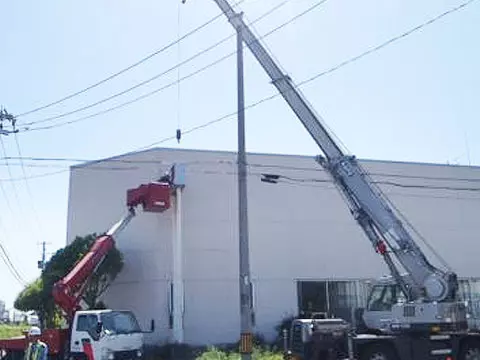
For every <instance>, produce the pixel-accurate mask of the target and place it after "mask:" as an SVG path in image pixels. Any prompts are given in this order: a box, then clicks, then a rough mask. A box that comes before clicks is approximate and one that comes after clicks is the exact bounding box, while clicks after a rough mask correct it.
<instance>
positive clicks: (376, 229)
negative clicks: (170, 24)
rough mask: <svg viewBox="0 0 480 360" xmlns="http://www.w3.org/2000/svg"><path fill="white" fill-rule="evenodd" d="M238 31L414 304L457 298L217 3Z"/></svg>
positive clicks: (224, 3)
mask: <svg viewBox="0 0 480 360" xmlns="http://www.w3.org/2000/svg"><path fill="white" fill-rule="evenodd" d="M214 1H215V2H216V4H217V5H218V6H219V7H220V9H221V10H222V11H223V13H224V14H225V16H226V17H227V19H228V20H229V22H230V23H231V24H232V25H233V27H234V28H235V29H236V30H237V31H239V32H241V34H242V37H243V40H244V42H245V44H246V46H247V47H248V48H249V49H250V51H251V52H252V54H253V55H254V57H255V58H256V59H257V61H258V62H259V63H260V65H261V66H262V67H263V69H264V70H265V72H266V73H267V74H268V75H269V77H270V79H271V80H272V83H273V85H274V86H275V87H276V88H277V89H278V91H279V92H280V94H281V95H282V97H283V98H284V99H285V101H286V102H287V103H288V105H289V106H290V108H291V109H292V110H293V112H294V113H295V114H296V115H297V117H298V118H299V120H300V121H301V122H302V124H303V125H304V127H305V128H306V129H307V131H308V132H309V133H310V135H311V136H312V138H313V140H314V141H315V142H316V143H317V145H318V146H319V147H320V149H321V150H322V151H323V153H324V154H325V156H326V160H324V161H322V162H321V163H322V165H323V166H324V168H325V169H326V170H327V171H328V172H329V173H330V175H331V176H332V177H333V179H334V180H335V183H336V184H337V186H338V187H339V188H340V190H341V192H342V193H343V194H344V196H345V197H346V199H347V202H348V203H349V205H350V208H351V210H352V213H353V215H354V216H355V218H356V219H357V221H358V222H359V224H360V225H361V227H362V228H363V230H364V231H365V233H366V234H367V237H368V238H369V239H370V241H371V242H372V243H373V245H374V246H375V247H378V245H379V244H380V243H381V241H385V242H386V243H387V244H388V245H389V246H390V248H391V251H392V253H393V254H394V255H395V257H396V258H397V260H398V261H399V262H400V263H401V264H402V266H403V267H404V268H405V269H406V270H407V272H408V273H409V274H408V275H409V277H404V278H402V277H400V275H399V274H400V273H399V271H398V269H397V268H396V266H395V264H394V263H393V261H392V260H391V259H390V257H389V256H388V253H387V252H386V251H382V254H383V255H384V259H385V261H386V262H387V265H388V266H389V269H390V271H391V272H392V275H393V276H394V277H395V278H396V279H397V281H398V282H399V283H400V285H401V286H402V288H403V289H404V290H407V293H406V295H407V296H408V297H409V298H410V300H414V299H420V298H424V299H427V300H431V301H441V300H445V299H447V298H451V297H452V296H453V295H452V294H454V292H455V289H456V276H455V274H452V273H445V272H443V271H441V270H440V269H437V268H435V267H434V266H432V265H431V264H430V263H429V262H428V260H427V258H426V257H425V256H424V254H423V253H422V251H421V250H420V248H419V247H418V246H417V244H416V243H415V242H414V240H413V238H412V237H411V236H410V234H409V233H408V232H407V231H406V229H405V228H404V227H403V225H402V224H401V222H400V221H399V219H398V218H397V217H396V216H395V215H394V213H393V211H392V210H391V208H390V207H389V205H388V203H387V202H386V201H385V200H384V199H382V197H381V196H380V193H379V191H376V190H375V189H374V188H373V186H372V184H371V183H370V182H369V181H368V179H367V176H366V173H365V172H364V171H363V170H362V169H361V167H360V165H359V164H358V163H357V162H356V161H355V159H354V158H353V157H350V156H346V155H344V153H343V152H342V150H341V149H340V147H339V146H338V145H337V144H336V143H335V141H334V140H333V138H332V136H331V135H330V134H329V133H328V131H327V129H326V127H325V126H324V125H323V124H322V122H321V119H320V116H318V115H317V114H316V113H315V111H314V110H313V108H312V107H311V105H309V103H308V102H307V101H306V100H305V99H304V97H303V95H302V94H301V92H300V91H299V90H298V89H297V88H296V86H295V85H294V84H293V82H292V81H291V79H290V78H289V77H288V76H287V75H286V74H284V73H283V72H282V71H281V69H280V67H279V66H278V65H277V64H276V63H275V61H274V60H273V58H272V56H270V54H269V53H268V51H267V50H266V49H265V48H264V47H263V45H262V44H261V43H260V41H259V39H257V38H256V36H255V35H254V33H253V32H252V31H251V30H250V29H249V27H248V26H247V25H246V24H245V22H244V21H243V19H242V15H241V14H237V13H236V12H235V11H234V9H233V8H232V6H231V5H230V4H229V2H228V0H214Z"/></svg>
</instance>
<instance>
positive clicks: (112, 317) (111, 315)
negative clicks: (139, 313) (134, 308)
mask: <svg viewBox="0 0 480 360" xmlns="http://www.w3.org/2000/svg"><path fill="white" fill-rule="evenodd" d="M101 318H102V323H103V328H104V329H105V331H106V332H108V333H111V334H133V333H138V332H141V329H140V326H139V325H138V322H137V319H136V318H135V315H133V313H131V312H129V311H112V312H108V313H103V314H102V315H101Z"/></svg>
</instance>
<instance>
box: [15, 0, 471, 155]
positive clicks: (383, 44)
mask: <svg viewBox="0 0 480 360" xmlns="http://www.w3.org/2000/svg"><path fill="white" fill-rule="evenodd" d="M474 1H477V0H469V1H467V2H464V3H463V4H460V5H459V6H457V7H454V8H452V9H450V10H447V11H445V12H443V13H441V14H440V15H437V16H435V17H433V18H431V19H430V20H428V21H426V22H424V23H422V24H420V25H417V26H415V27H414V28H412V29H410V30H408V31H406V32H404V33H402V34H400V35H398V36H395V37H393V38H390V39H389V40H387V41H385V42H383V43H381V44H380V45H378V46H375V47H373V48H371V49H368V50H366V51H364V52H362V53H361V54H359V55H356V56H354V57H351V58H349V59H348V60H346V61H343V62H340V63H339V64H337V65H335V66H333V67H331V68H329V69H328V70H325V71H322V72H320V73H318V74H316V75H314V76H312V77H310V78H308V79H306V80H304V81H302V82H300V83H298V84H296V85H294V87H295V88H299V87H301V86H303V85H306V84H308V83H310V82H312V81H314V80H316V79H318V78H320V77H322V76H325V75H327V74H330V73H332V72H335V71H337V70H339V69H341V68H343V67H344V66H347V65H349V64H351V63H354V62H356V61H358V60H360V59H361V58H363V57H365V56H367V55H370V54H372V53H374V52H377V51H379V50H381V49H382V48H384V47H386V46H388V45H391V44H393V43H394V42H396V41H398V40H400V39H402V38H405V37H407V36H408V35H411V34H413V33H415V32H417V31H419V30H421V29H422V28H424V27H426V26H428V25H431V24H433V23H435V22H436V21H438V20H440V19H441V18H443V17H445V16H446V15H449V14H452V13H454V12H456V11H458V10H460V9H462V8H464V7H466V6H467V5H469V4H471V3H472V2H474ZM323 2H324V1H321V2H319V3H316V4H315V5H314V6H313V7H311V8H309V9H307V10H306V11H304V12H302V13H300V14H298V15H296V16H295V17H294V18H292V19H290V20H289V21H288V22H287V23H283V24H282V25H280V26H279V27H277V28H275V29H273V30H271V31H270V32H268V33H267V34H265V35H263V36H262V38H264V37H266V36H268V35H270V34H271V33H273V32H275V31H277V30H279V29H280V28H282V27H284V26H286V25H287V24H289V23H291V22H292V21H294V20H295V19H296V18H298V17H300V16H303V15H305V13H306V12H310V11H312V10H313V8H314V7H317V6H319V5H321V4H322V3H323ZM257 20H258V19H257ZM259 40H260V39H259ZM234 54H236V52H232V53H230V54H228V55H226V56H223V57H222V58H220V59H217V60H216V61H214V62H213V63H210V64H208V65H207V66H204V67H203V68H201V69H199V70H197V71H196V72H193V73H190V74H189V75H187V76H184V77H183V78H181V79H180V81H183V80H186V79H187V78H189V77H192V76H194V75H196V74H198V73H200V72H203V71H205V70H207V69H208V68H211V67H212V66H215V65H216V64H218V63H220V62H221V61H223V60H225V59H227V58H229V57H231V56H233V55H234ZM176 83H177V82H173V83H170V84H168V85H166V86H164V87H162V88H159V89H156V90H154V91H152V92H150V93H147V94H144V95H142V96H139V97H137V98H135V99H133V100H130V101H127V102H125V103H121V104H119V105H117V106H115V107H112V108H108V109H105V110H103V111H100V112H98V113H94V114H91V115H88V116H85V117H81V118H79V119H75V120H72V121H68V122H65V123H61V124H53V125H50V126H44V127H38V128H30V129H28V130H23V131H36V130H47V129H52V128H56V127H59V126H64V125H68V124H72V123H75V122H78V121H83V120H87V119H90V118H93V117H96V116H99V115H103V114H105V113H108V112H111V111H114V110H117V109H119V108H122V107H124V106H127V105H130V104H132V103H134V102H137V101H140V100H142V99H144V98H146V97H149V96H151V95H154V94H155V93H157V92H160V91H162V90H165V89H166V88H168V87H171V86H173V85H175V84H176ZM280 95H282V94H281V93H280V92H277V93H276V94H273V95H271V96H268V97H265V98H263V99H261V100H259V101H257V102H255V103H252V104H250V105H247V106H246V107H245V110H248V109H251V108H253V107H256V106H258V105H260V104H262V103H264V102H267V101H270V100H273V99H275V98H277V97H279V96H280ZM237 113H238V111H234V112H232V113H230V114H227V115H225V116H222V117H220V118H218V119H215V120H211V121H209V122H207V123H204V124H202V125H199V126H197V127H196V128H194V129H192V130H190V131H189V132H192V131H196V130H198V129H201V128H204V127H207V126H210V125H213V124H215V123H217V122H220V121H223V120H226V119H228V118H230V117H232V116H234V115H236V114H237ZM182 133H183V134H186V133H188V132H182ZM172 138H173V139H175V137H169V138H167V139H166V140H161V141H159V142H156V143H154V144H152V145H151V146H154V145H156V144H158V143H162V142H165V141H170V140H171V139H172Z"/></svg>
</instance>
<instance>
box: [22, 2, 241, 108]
mask: <svg viewBox="0 0 480 360" xmlns="http://www.w3.org/2000/svg"><path fill="white" fill-rule="evenodd" d="M244 1H245V0H239V1H238V2H237V3H236V4H235V5H234V6H238V5H239V4H241V3H243V2H244ZM222 16H223V13H220V14H218V15H216V16H215V17H213V18H211V19H210V20H208V21H207V22H205V23H203V24H202V25H200V26H198V27H197V28H195V29H193V30H191V31H189V32H188V33H186V34H185V35H183V36H181V37H179V38H178V39H177V40H176V41H172V42H170V43H169V44H167V45H165V46H163V47H162V48H160V49H158V50H156V51H155V52H153V53H152V54H150V55H148V56H146V57H144V58H143V59H141V60H139V61H137V62H136V63H134V64H132V65H130V66H128V67H126V68H124V69H122V70H120V71H118V72H116V73H114V74H112V75H110V76H108V77H106V78H104V79H103V80H100V81H98V82H97V83H95V84H92V85H90V86H88V87H86V88H84V89H82V90H79V91H77V92H75V93H72V94H70V95H67V96H65V97H63V98H61V99H59V100H56V101H54V102H51V103H49V104H46V105H43V106H40V107H37V108H34V109H32V110H29V111H26V112H23V113H21V114H19V115H17V117H22V116H26V115H29V114H32V113H34V112H38V111H40V110H43V109H46V108H48V107H51V106H53V105H57V104H59V103H61V102H64V101H65V100H68V99H71V98H73V97H75V96H78V95H80V94H83V93H85V92H87V91H89V90H91V89H93V88H96V87H98V86H100V85H102V84H104V83H106V82H107V81H110V80H112V79H114V78H116V77H117V76H119V75H121V74H123V73H125V72H127V71H129V70H131V69H133V68H135V67H137V66H138V65H140V64H143V63H144V62H146V61H147V60H149V59H151V58H153V57H154V56H156V55H158V54H160V53H163V52H165V51H166V50H168V49H169V48H171V47H172V46H174V45H176V44H178V43H180V42H181V41H183V40H185V39H186V38H187V37H189V36H191V35H193V34H195V33H196V32H198V31H200V30H201V29H203V28H205V27H207V26H208V25H210V24H211V23H213V22H214V21H215V20H217V19H219V18H220V17H222Z"/></svg>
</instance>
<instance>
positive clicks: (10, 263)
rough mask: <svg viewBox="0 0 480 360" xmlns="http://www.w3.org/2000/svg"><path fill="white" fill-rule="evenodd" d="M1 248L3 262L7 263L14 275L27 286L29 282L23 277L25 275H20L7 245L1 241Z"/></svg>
mask: <svg viewBox="0 0 480 360" xmlns="http://www.w3.org/2000/svg"><path fill="white" fill-rule="evenodd" d="M0 250H1V251H2V254H0V255H1V258H2V260H3V262H4V263H5V265H6V266H7V268H8V270H9V271H10V273H11V274H12V275H13V277H14V278H15V279H16V280H17V281H18V282H19V283H20V284H21V285H23V286H25V285H26V284H27V282H26V281H25V280H24V279H23V277H22V276H21V275H20V273H19V272H18V270H17V269H16V268H15V266H14V265H13V263H12V261H11V259H10V257H9V255H8V253H7V251H6V249H5V247H4V246H3V245H2V243H1V242H0Z"/></svg>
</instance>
